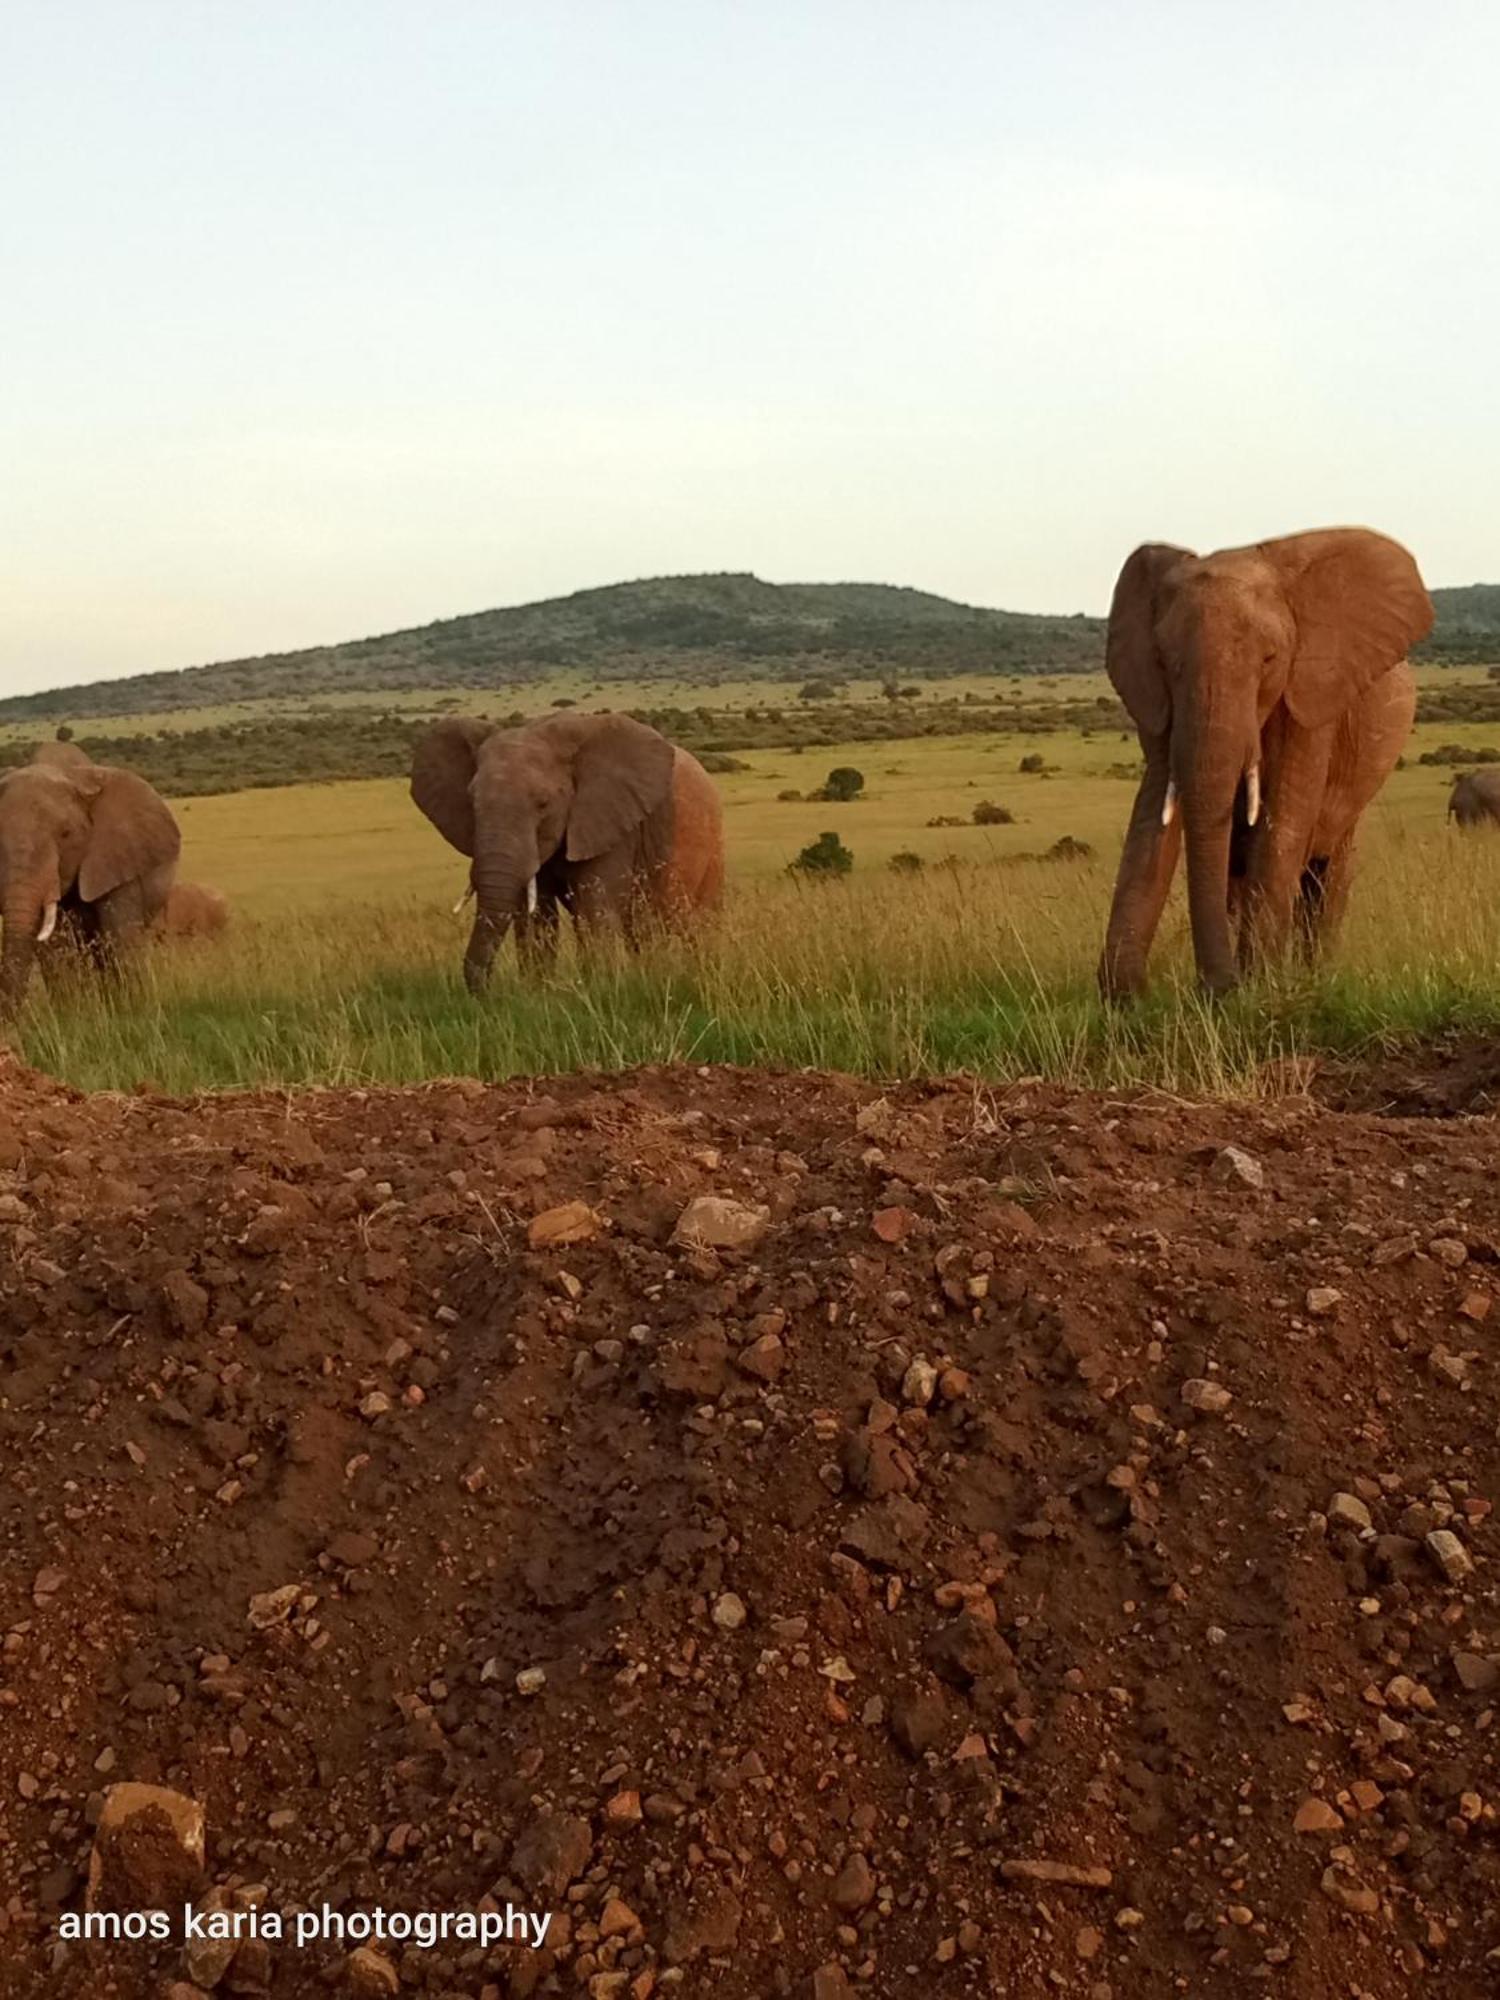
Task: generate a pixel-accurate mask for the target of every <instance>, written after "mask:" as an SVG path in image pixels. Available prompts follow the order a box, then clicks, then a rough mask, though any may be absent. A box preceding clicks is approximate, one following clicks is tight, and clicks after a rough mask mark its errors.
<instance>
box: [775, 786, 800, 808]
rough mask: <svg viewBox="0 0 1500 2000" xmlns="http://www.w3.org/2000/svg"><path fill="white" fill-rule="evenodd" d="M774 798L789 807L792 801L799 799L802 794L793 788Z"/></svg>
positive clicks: (779, 793)
mask: <svg viewBox="0 0 1500 2000" xmlns="http://www.w3.org/2000/svg"><path fill="white" fill-rule="evenodd" d="M776 796H777V798H778V799H780V800H781V802H782V804H783V805H790V804H791V803H792V801H793V800H794V799H800V798H801V796H802V794H801V793H800V792H799V791H797V790H796V789H795V787H793V788H792V789H790V790H788V791H785V792H778V793H777V794H776Z"/></svg>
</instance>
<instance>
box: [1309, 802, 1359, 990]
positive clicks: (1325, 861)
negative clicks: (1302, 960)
mask: <svg viewBox="0 0 1500 2000" xmlns="http://www.w3.org/2000/svg"><path fill="white" fill-rule="evenodd" d="M1353 881H1354V836H1353V834H1352V833H1351V834H1347V835H1346V836H1345V837H1344V839H1343V840H1341V841H1340V842H1339V843H1338V845H1337V846H1336V847H1335V848H1334V850H1333V852H1332V853H1331V854H1329V855H1327V856H1326V857H1325V856H1319V857H1318V858H1317V859H1316V860H1313V861H1310V862H1309V863H1308V865H1307V867H1306V868H1305V869H1304V870H1303V871H1302V888H1301V895H1300V898H1299V902H1298V916H1299V918H1300V920H1301V936H1300V939H1299V942H1300V944H1301V948H1302V952H1303V955H1304V957H1306V958H1307V959H1308V960H1309V961H1310V962H1311V961H1315V960H1316V959H1318V958H1320V957H1321V956H1322V955H1323V954H1324V953H1325V952H1328V951H1330V950H1332V948H1333V946H1334V945H1335V944H1337V942H1338V936H1339V932H1340V930H1341V929H1342V928H1343V923H1344V913H1345V911H1346V910H1347V909H1348V907H1349V890H1350V888H1351V886H1352V884H1353Z"/></svg>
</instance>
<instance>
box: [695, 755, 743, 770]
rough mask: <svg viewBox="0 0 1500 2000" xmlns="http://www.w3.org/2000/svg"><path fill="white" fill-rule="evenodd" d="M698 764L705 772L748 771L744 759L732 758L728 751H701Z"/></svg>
mask: <svg viewBox="0 0 1500 2000" xmlns="http://www.w3.org/2000/svg"><path fill="white" fill-rule="evenodd" d="M698 762H699V763H700V764H701V765H702V766H703V768H704V770H705V771H720V772H723V771H748V770H749V768H750V766H749V765H748V764H747V763H746V762H745V760H744V758H743V757H731V756H730V754H729V752H728V751H727V750H700V751H699V752H698Z"/></svg>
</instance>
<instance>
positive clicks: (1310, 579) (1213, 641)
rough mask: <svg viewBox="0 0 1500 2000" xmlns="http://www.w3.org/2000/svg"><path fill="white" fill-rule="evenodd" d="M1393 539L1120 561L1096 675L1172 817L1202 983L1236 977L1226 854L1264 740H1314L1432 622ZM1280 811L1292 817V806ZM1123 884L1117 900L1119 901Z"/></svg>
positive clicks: (1362, 532) (1253, 804) (1166, 551)
mask: <svg viewBox="0 0 1500 2000" xmlns="http://www.w3.org/2000/svg"><path fill="white" fill-rule="evenodd" d="M1432 617H1433V612H1432V603H1431V600H1430V599H1429V597H1428V595H1427V592H1426V590H1425V588H1424V587H1423V584H1422V579H1421V577H1420V575H1419V574H1418V571H1417V566H1416V564H1415V562H1414V561H1413V560H1412V558H1411V556H1410V555H1409V554H1408V553H1407V551H1406V550H1405V549H1404V548H1402V547H1401V546H1400V544H1399V543H1397V542H1393V541H1391V540H1389V539H1388V538H1387V537H1385V536H1384V535H1378V534H1375V533H1373V532H1372V531H1370V530H1369V529H1365V528H1328V529H1320V530H1316V531H1314V532H1312V533H1309V534H1302V535H1290V536H1287V537H1285V538H1284V539H1281V540H1278V541H1268V542H1260V543H1257V544H1255V545H1254V546H1252V547H1249V548H1243V549H1225V550H1221V551H1219V552H1218V553H1217V554H1214V555H1207V556H1198V555H1194V554H1193V553H1191V551H1189V550H1187V549H1180V548H1175V547H1172V546H1170V545H1167V544H1163V543H1149V544H1147V545H1146V546H1144V547H1142V548H1139V549H1137V550H1136V551H1135V553H1134V554H1133V555H1132V556H1131V557H1130V558H1129V560H1128V561H1127V562H1126V564H1125V567H1124V568H1123V570H1122V571H1121V572H1120V577H1119V581H1118V582H1117V584H1116V586H1115V593H1114V599H1113V602H1112V604H1111V606H1110V614H1109V633H1108V639H1107V644H1106V666H1107V668H1108V672H1109V677H1110V679H1111V680H1112V681H1113V683H1114V685H1115V688H1116V689H1117V691H1118V693H1119V695H1120V697H1121V699H1122V700H1123V701H1124V703H1125V706H1126V708H1127V709H1128V710H1129V711H1130V714H1131V716H1132V718H1133V719H1134V721H1135V724H1136V726H1137V728H1138V730H1139V731H1140V735H1141V740H1142V744H1143V746H1144V748H1145V751H1146V758H1147V767H1148V780H1150V779H1152V778H1153V777H1154V779H1155V781H1156V782H1157V783H1159V784H1160V785H1161V786H1162V788H1163V789H1162V793H1161V807H1160V810H1161V816H1162V822H1163V824H1170V822H1171V820H1172V819H1173V817H1174V815H1175V813H1176V812H1177V810H1178V809H1179V807H1180V809H1181V812H1182V818H1183V835H1184V839H1185V843H1186V848H1187V869H1188V904H1189V911H1190V914H1191V919H1192V930H1193V947H1194V952H1195V954H1196V957H1197V961H1198V970H1199V975H1200V977H1201V979H1202V981H1203V984H1204V985H1205V986H1207V987H1208V988H1209V989H1210V990H1212V991H1222V990H1224V989H1225V988H1227V987H1230V986H1232V985H1233V984H1234V982H1235V963H1234V959H1235V954H1234V950H1233V944H1232V940H1231V925H1230V911H1229V887H1230V882H1229V878H1230V843H1231V833H1232V831H1233V828H1234V825H1235V821H1236V806H1237V802H1238V809H1239V810H1238V817H1239V821H1240V824H1241V825H1246V824H1248V825H1254V823H1255V821H1256V819H1257V817H1258V814H1259V810H1260V796H1261V776H1262V774H1261V754H1262V752H1261V745H1262V734H1263V732H1264V731H1265V730H1266V727H1267V724H1268V722H1269V721H1270V719H1271V718H1272V716H1273V714H1274V713H1277V712H1279V713H1280V715H1281V717H1282V726H1283V727H1284V729H1285V730H1286V731H1288V732H1291V733H1296V732H1317V731H1327V732H1328V733H1329V735H1330V737H1331V734H1332V726H1333V725H1334V724H1335V723H1337V722H1338V720H1339V719H1340V717H1341V716H1343V715H1344V714H1345V712H1346V711H1347V710H1348V709H1349V707H1350V705H1351V704H1352V703H1354V702H1356V701H1357V700H1358V699H1359V697H1360V696H1361V695H1362V694H1364V693H1365V692H1366V691H1367V690H1368V689H1370V688H1371V687H1372V686H1373V684H1374V683H1375V682H1376V681H1377V680H1378V679H1379V678H1380V676H1381V675H1383V674H1385V673H1387V672H1388V671H1389V670H1390V669H1391V668H1392V667H1394V666H1395V665H1396V664H1397V663H1398V662H1399V661H1401V660H1403V659H1404V658H1405V656H1406V653H1407V651H1408V649H1409V648H1410V647H1411V646H1413V645H1415V644H1416V642H1417V641H1418V640H1419V639H1421V638H1423V637H1424V636H1425V635H1426V633H1427V632H1428V631H1429V630H1430V629H1431V626H1432ZM1277 803H1278V810H1282V809H1284V810H1286V811H1289V812H1291V813H1293V814H1295V811H1296V808H1297V802H1296V801H1294V800H1290V799H1285V800H1280V801H1278V802H1277ZM1129 890H1130V885H1129V883H1128V882H1126V881H1125V880H1124V879H1123V878H1122V882H1121V886H1120V890H1119V891H1118V892H1117V895H1124V896H1127V897H1128V894H1129Z"/></svg>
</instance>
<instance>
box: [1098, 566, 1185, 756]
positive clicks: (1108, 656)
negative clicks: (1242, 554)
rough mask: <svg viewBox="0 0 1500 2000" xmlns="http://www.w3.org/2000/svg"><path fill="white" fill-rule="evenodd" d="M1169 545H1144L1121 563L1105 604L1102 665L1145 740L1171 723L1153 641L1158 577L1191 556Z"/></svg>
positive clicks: (1169, 698) (1169, 702) (1168, 696)
mask: <svg viewBox="0 0 1500 2000" xmlns="http://www.w3.org/2000/svg"><path fill="white" fill-rule="evenodd" d="M1191 554H1192V551H1191V549H1179V548H1177V547H1175V546H1174V545H1173V544H1172V543H1171V542H1143V543H1142V544H1141V546H1140V547H1139V548H1138V549H1137V550H1136V551H1135V553H1134V554H1133V555H1131V556H1128V557H1127V558H1126V561H1125V567H1124V568H1123V569H1122V570H1121V571H1120V575H1119V580H1118V581H1117V582H1116V584H1115V594H1114V596H1113V598H1112V599H1111V600H1110V606H1109V632H1108V636H1107V637H1106V639H1105V642H1104V666H1105V670H1106V672H1107V673H1108V675H1109V677H1110V680H1111V681H1112V682H1113V683H1114V689H1115V692H1116V694H1118V695H1119V697H1120V699H1121V701H1123V702H1124V704H1125V706H1126V708H1127V709H1128V710H1129V711H1130V719H1131V721H1132V722H1134V724H1135V726H1136V728H1137V729H1139V730H1140V731H1141V732H1142V733H1143V734H1144V735H1147V736H1162V735H1164V734H1165V733H1166V729H1167V725H1168V723H1170V721H1171V720H1172V695H1171V690H1170V689H1169V688H1168V686H1167V676H1166V671H1165V668H1164V666H1163V662H1162V657H1161V652H1160V649H1159V647H1158V646H1157V643H1156V616H1157V612H1158V611H1159V609H1160V602H1159V597H1160V591H1161V582H1162V578H1163V577H1164V576H1165V575H1166V573H1167V571H1168V570H1169V569H1170V568H1171V567H1172V565H1173V564H1174V563H1175V562H1179V561H1181V559H1182V557H1184V556H1186V555H1191Z"/></svg>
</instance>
